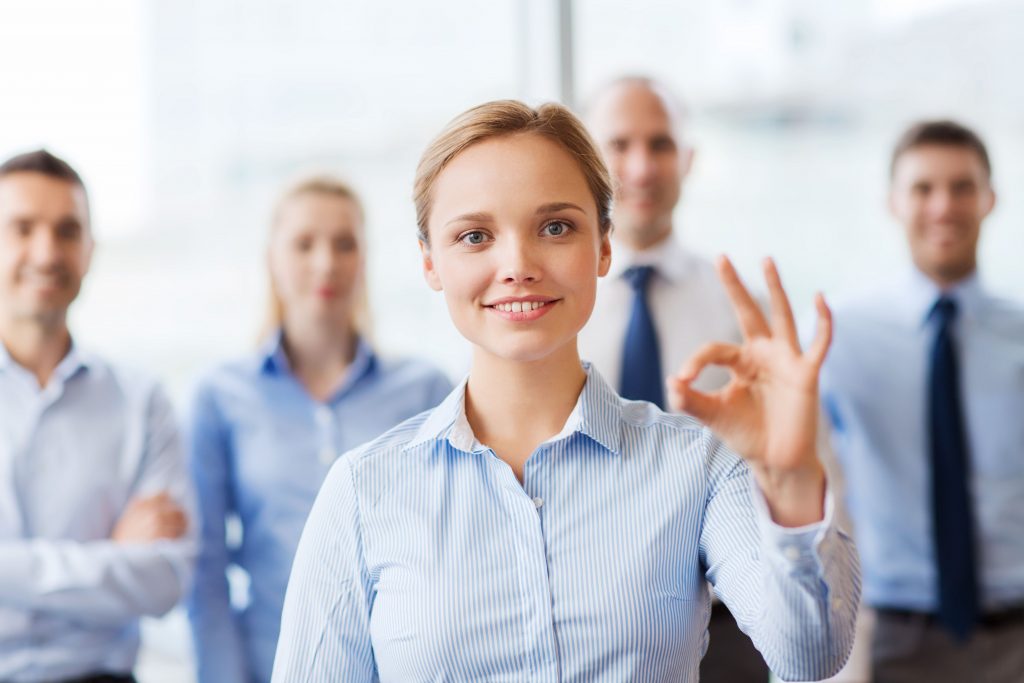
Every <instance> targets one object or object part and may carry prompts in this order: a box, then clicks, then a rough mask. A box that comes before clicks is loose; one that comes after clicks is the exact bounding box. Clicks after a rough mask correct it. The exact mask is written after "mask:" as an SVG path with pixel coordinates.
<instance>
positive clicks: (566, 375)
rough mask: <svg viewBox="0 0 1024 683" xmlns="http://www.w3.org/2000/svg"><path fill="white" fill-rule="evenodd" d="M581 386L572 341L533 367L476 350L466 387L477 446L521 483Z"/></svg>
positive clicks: (581, 372) (562, 421)
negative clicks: (528, 462)
mask: <svg viewBox="0 0 1024 683" xmlns="http://www.w3.org/2000/svg"><path fill="white" fill-rule="evenodd" d="M586 380H587V374H586V372H585V371H584V370H583V366H582V365H581V363H580V357H579V353H578V352H577V350H576V343H575V340H574V341H573V342H572V343H570V344H567V345H566V347H565V348H564V349H562V350H560V351H558V352H556V353H554V354H551V355H550V356H548V357H547V358H544V359H541V360H537V361H510V360H505V359H502V358H497V357H495V356H493V355H491V354H488V353H485V352H483V351H481V350H479V349H477V350H476V352H475V353H474V356H473V366H472V368H471V370H470V373H469V382H468V384H467V386H466V419H467V420H468V421H469V425H470V427H472V429H473V434H474V435H475V436H476V438H477V440H479V441H480V442H481V443H483V444H485V445H487V446H489V447H491V448H492V449H493V450H494V452H495V454H496V455H497V456H498V457H499V458H501V459H502V460H504V461H505V462H506V463H508V464H509V466H510V467H511V468H512V470H513V472H515V474H516V476H517V477H518V478H519V480H520V481H522V478H523V467H524V465H525V464H526V460H527V459H528V458H529V457H530V454H531V453H533V451H534V450H536V448H537V446H539V445H540V444H541V443H542V442H544V441H546V440H547V439H550V438H551V437H552V436H554V435H555V434H558V432H560V431H561V430H562V428H563V427H564V426H565V423H566V420H568V419H569V415H570V414H571V413H572V410H573V408H574V407H575V406H576V402H577V400H578V399H579V395H580V392H581V391H582V390H583V385H584V384H585V383H586Z"/></svg>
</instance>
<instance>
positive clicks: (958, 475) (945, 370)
mask: <svg viewBox="0 0 1024 683" xmlns="http://www.w3.org/2000/svg"><path fill="white" fill-rule="evenodd" d="M930 317H933V318H935V322H936V323H937V328H938V329H937V330H936V333H935V344H934V346H932V357H931V368H930V373H929V379H930V382H929V387H928V426H929V435H930V439H931V456H932V513H933V521H934V527H935V529H934V535H935V559H936V564H937V568H938V577H939V582H938V586H939V621H940V622H941V623H942V624H943V625H944V626H945V627H946V628H947V629H948V630H949V632H950V633H951V634H952V635H953V637H954V638H956V639H957V640H959V641H965V640H967V639H968V638H969V637H970V635H971V631H972V630H973V629H974V626H975V623H976V622H977V618H978V583H977V576H976V564H975V553H974V550H975V548H974V524H973V517H972V514H971V496H970V493H969V492H968V484H969V481H970V467H969V466H968V461H969V456H968V452H967V435H966V432H965V429H964V418H963V410H962V409H961V406H960V376H959V368H958V366H957V354H956V347H955V346H954V341H953V334H952V327H953V321H954V320H955V319H956V302H955V301H953V300H951V299H949V298H947V297H944V296H943V297H940V298H939V300H938V301H937V302H936V303H935V307H934V308H933V309H932V312H931V314H930Z"/></svg>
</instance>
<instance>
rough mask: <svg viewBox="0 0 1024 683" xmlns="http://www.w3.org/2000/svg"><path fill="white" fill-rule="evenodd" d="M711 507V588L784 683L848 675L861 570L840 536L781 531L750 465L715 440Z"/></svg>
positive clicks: (817, 528) (829, 500)
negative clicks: (845, 667) (845, 672)
mask: <svg viewBox="0 0 1024 683" xmlns="http://www.w3.org/2000/svg"><path fill="white" fill-rule="evenodd" d="M705 438H706V441H707V444H708V452H709V459H708V501H707V507H706V509H705V518H704V525H703V528H702V530H701V542H700V548H701V553H702V559H703V560H704V562H705V566H706V567H707V578H708V580H709V581H710V582H711V583H712V585H713V586H714V590H715V594H716V595H718V596H719V597H720V598H721V599H722V601H723V602H725V604H726V605H727V606H728V607H729V610H730V611H731V612H732V614H733V616H735V617H736V620H737V622H738V623H739V625H740V628H741V629H742V630H743V631H744V632H745V633H747V635H749V636H750V637H751V639H752V640H753V641H754V645H755V646H756V647H757V649H758V651H760V653H761V655H762V656H763V657H764V658H765V661H766V662H767V664H768V666H769V668H770V669H771V670H772V671H773V672H774V673H775V674H776V675H777V676H779V677H780V678H782V679H784V680H819V679H822V678H827V677H829V676H832V675H834V674H835V673H836V672H838V671H839V670H840V669H841V668H842V666H843V664H845V662H846V659H847V658H848V657H849V654H850V650H851V648H852V646H853V636H854V626H855V622H856V616H857V605H858V602H859V598H860V569H859V565H858V560H857V553H856V549H855V547H854V545H853V541H852V540H851V538H850V537H849V536H848V535H847V534H845V533H843V532H842V531H841V530H840V529H839V528H838V526H837V524H836V522H835V519H834V513H833V496H832V494H831V492H828V493H827V494H826V510H825V519H823V520H822V521H821V522H817V523H815V524H810V525H807V526H804V527H798V528H784V527H780V526H778V525H777V524H775V523H774V522H773V521H772V520H771V517H770V515H769V512H768V507H767V504H766V503H765V501H764V498H763V496H762V495H761V492H760V490H759V489H758V487H757V484H756V482H755V479H754V477H753V474H752V473H751V471H750V468H749V467H748V466H747V465H746V463H745V462H744V461H743V460H742V458H740V457H739V456H738V455H736V454H735V453H732V452H731V451H729V450H728V449H727V448H726V447H725V446H724V445H722V444H721V443H720V442H719V441H718V440H717V439H715V438H714V437H713V436H711V435H710V432H707V431H706V432H705Z"/></svg>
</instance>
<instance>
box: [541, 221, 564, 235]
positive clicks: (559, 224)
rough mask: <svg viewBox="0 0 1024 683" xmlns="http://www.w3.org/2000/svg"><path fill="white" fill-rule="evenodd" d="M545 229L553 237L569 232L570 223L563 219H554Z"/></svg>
mask: <svg viewBox="0 0 1024 683" xmlns="http://www.w3.org/2000/svg"><path fill="white" fill-rule="evenodd" d="M544 230H545V231H546V232H547V234H549V235H551V236H552V237H561V236H562V235H564V234H565V233H567V232H569V230H570V226H569V224H568V223H565V222H563V221H552V222H551V223H548V224H547V225H545V226H544Z"/></svg>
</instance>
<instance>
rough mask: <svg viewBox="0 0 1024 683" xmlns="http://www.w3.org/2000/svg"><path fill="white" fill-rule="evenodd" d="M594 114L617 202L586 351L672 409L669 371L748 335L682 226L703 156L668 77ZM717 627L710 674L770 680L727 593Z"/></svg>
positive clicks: (719, 383)
mask: <svg viewBox="0 0 1024 683" xmlns="http://www.w3.org/2000/svg"><path fill="white" fill-rule="evenodd" d="M587 115H588V125H589V128H590V130H591V133H592V134H593V135H594V137H595V139H596V141H597V144H598V145H599V146H600V148H601V151H602V153H603V154H604V158H605V160H606V162H607V164H608V167H609V170H610V171H611V172H612V175H613V176H614V178H615V202H614V205H613V207H614V208H613V214H612V223H613V225H614V229H613V231H612V241H613V250H612V265H611V270H610V272H609V274H608V277H606V278H603V279H601V280H599V281H598V298H597V305H596V306H595V308H594V313H593V315H592V316H591V318H590V321H589V322H588V323H587V325H586V326H585V327H584V328H583V331H582V332H581V333H580V352H581V355H582V357H583V358H585V359H587V360H589V361H591V362H593V363H594V365H595V366H596V367H597V369H598V370H600V371H601V373H602V374H603V375H604V376H605V377H607V378H608V381H609V382H610V383H611V384H612V385H613V386H616V387H618V390H619V393H620V394H621V395H622V396H623V397H625V398H631V399H637V400H645V401H650V402H651V403H654V404H655V405H657V406H658V407H659V408H662V409H666V403H665V377H667V376H668V373H669V372H673V371H674V370H675V369H676V368H679V367H681V366H682V364H683V362H684V361H685V360H686V359H687V358H689V357H690V356H691V355H693V354H694V353H696V352H697V350H698V349H700V348H701V347H702V346H703V345H704V344H707V343H710V342H713V341H725V342H738V341H739V340H740V339H741V334H740V330H739V327H738V326H737V322H736V316H735V314H734V313H733V310H732V306H731V304H730V302H729V299H728V297H727V295H726V293H725V289H724V288H723V287H722V283H721V281H720V280H719V279H718V276H717V274H716V273H715V269H714V266H713V265H712V264H711V263H710V262H709V261H708V260H707V259H704V258H702V257H700V256H698V255H696V254H694V253H693V252H691V251H689V250H688V249H686V248H685V247H684V246H683V243H682V241H681V239H680V236H679V233H678V231H675V230H674V229H673V227H674V225H675V220H674V218H673V213H674V211H675V208H676V205H677V204H678V202H679V199H680V196H681V193H682V188H683V181H684V180H685V179H686V176H687V174H688V173H689V172H690V168H691V166H692V164H693V158H694V149H693V147H691V146H690V145H689V144H688V143H687V141H686V138H685V135H684V130H683V125H684V121H683V116H684V112H683V105H682V103H681V102H680V101H679V100H678V99H677V98H675V97H674V96H673V95H672V94H671V93H670V92H669V91H668V89H667V87H666V86H665V85H664V84H662V83H658V82H656V81H654V80H652V79H650V78H646V77H642V76H633V77H624V78H620V79H617V80H615V81H613V82H611V83H610V84H609V85H607V86H605V87H604V88H603V89H602V90H600V91H599V92H598V93H597V95H596V97H595V98H594V101H593V102H592V103H591V105H590V108H589V110H588V112H587ZM727 381H728V372H727V371H726V370H725V369H724V368H718V367H711V368H708V369H707V370H706V371H705V372H704V373H702V375H701V376H700V378H699V379H698V380H697V382H695V386H698V387H700V388H703V389H706V390H713V389H719V388H721V387H723V386H724V385H725V384H726V382H727ZM708 633H709V636H710V645H709V648H708V652H707V654H706V655H705V656H704V659H703V660H702V661H701V666H700V676H701V680H702V681H707V682H709V683H714V682H716V681H721V682H723V683H731V682H733V681H767V680H768V674H769V672H768V667H767V665H766V664H765V663H764V659H763V658H762V657H761V655H760V653H758V651H757V649H756V648H755V647H754V644H753V642H751V640H750V638H749V637H747V635H746V634H744V633H743V631H741V630H740V628H739V626H737V624H736V620H735V619H733V617H732V615H731V614H730V613H729V610H728V609H727V608H726V606H725V605H724V604H722V603H721V602H720V601H718V600H716V601H715V602H714V604H713V605H712V608H711V621H710V623H709V626H708Z"/></svg>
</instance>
